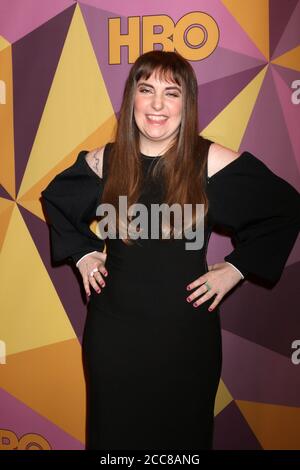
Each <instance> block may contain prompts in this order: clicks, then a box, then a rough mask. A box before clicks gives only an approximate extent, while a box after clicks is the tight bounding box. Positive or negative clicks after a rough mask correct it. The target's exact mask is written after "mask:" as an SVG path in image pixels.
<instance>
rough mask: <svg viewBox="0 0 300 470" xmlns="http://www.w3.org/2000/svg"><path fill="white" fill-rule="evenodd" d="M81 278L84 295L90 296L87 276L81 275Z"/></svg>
mask: <svg viewBox="0 0 300 470" xmlns="http://www.w3.org/2000/svg"><path fill="white" fill-rule="evenodd" d="M82 279H83V286H84V290H85V293H86V295H88V296H90V295H91V290H90V283H89V279H88V276H87V275H85V276H82Z"/></svg>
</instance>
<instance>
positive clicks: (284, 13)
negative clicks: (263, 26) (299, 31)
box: [269, 0, 298, 59]
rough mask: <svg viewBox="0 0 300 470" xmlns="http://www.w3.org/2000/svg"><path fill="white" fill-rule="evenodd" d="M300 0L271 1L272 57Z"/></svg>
mask: <svg viewBox="0 0 300 470" xmlns="http://www.w3.org/2000/svg"><path fill="white" fill-rule="evenodd" d="M297 3H298V0H289V1H288V2H284V7H283V4H282V0H272V1H271V2H270V3H269V24H270V33H269V34H270V57H271V59H272V58H273V52H274V50H275V48H276V47H277V45H278V43H279V40H280V38H281V36H282V34H283V32H284V30H285V28H286V25H287V24H288V22H289V19H290V17H291V15H292V14H293V11H294V9H295V8H296V5H297Z"/></svg>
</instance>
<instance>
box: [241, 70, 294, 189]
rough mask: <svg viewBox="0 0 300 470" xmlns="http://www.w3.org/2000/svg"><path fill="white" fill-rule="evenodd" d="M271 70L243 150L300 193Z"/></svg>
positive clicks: (291, 149) (291, 150)
mask: <svg viewBox="0 0 300 470" xmlns="http://www.w3.org/2000/svg"><path fill="white" fill-rule="evenodd" d="M270 67H271V66H270ZM270 67H269V69H268V71H267V73H266V76H265V79H264V81H263V84H262V87H261V89H260V93H259V95H258V97H257V100H256V104H255V107H254V109H253V112H252V115H251V118H250V120H249V123H248V126H247V129H246V132H245V135H244V138H243V141H242V143H241V146H240V150H248V151H249V152H251V153H253V154H254V155H255V156H256V157H257V158H260V159H261V160H263V161H264V163H265V164H266V165H267V166H268V167H269V168H270V169H271V170H272V171H273V172H274V173H276V174H277V175H278V176H281V177H282V178H284V179H285V180H287V181H288V182H289V183H290V184H291V185H292V186H294V187H295V188H296V189H297V190H298V191H299V190H300V175H299V171H298V167H297V164H296V162H295V160H294V152H293V148H292V146H291V143H290V138H289V134H288V131H287V128H286V123H285V119H284V115H283V112H282V109H281V103H280V101H279V98H278V96H277V89H276V86H275V84H274V80H273V76H272V72H271V70H270Z"/></svg>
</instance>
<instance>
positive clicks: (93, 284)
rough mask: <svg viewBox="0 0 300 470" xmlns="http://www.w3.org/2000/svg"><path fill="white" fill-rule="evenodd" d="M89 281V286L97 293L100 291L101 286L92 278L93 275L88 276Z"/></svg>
mask: <svg viewBox="0 0 300 470" xmlns="http://www.w3.org/2000/svg"><path fill="white" fill-rule="evenodd" d="M89 283H90V284H91V286H92V287H93V288H94V289H95V291H96V292H97V293H98V294H99V293H100V292H101V288H100V287H99V285H98V284H97V282H96V281H95V279H94V276H89Z"/></svg>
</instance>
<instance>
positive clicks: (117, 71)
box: [80, 4, 132, 112]
mask: <svg viewBox="0 0 300 470" xmlns="http://www.w3.org/2000/svg"><path fill="white" fill-rule="evenodd" d="M80 8H81V11H82V14H83V17H84V20H85V22H86V25H87V29H88V31H89V34H90V38H91V41H92V44H93V48H94V52H95V55H96V57H97V60H98V64H99V67H100V70H101V73H102V76H103V80H104V82H105V85H106V88H107V91H108V94H109V97H110V100H111V104H112V106H113V109H114V111H115V112H117V111H119V109H120V107H121V102H122V97H123V89H124V84H125V80H126V78H127V75H128V73H129V70H130V68H131V66H132V64H128V56H127V48H125V47H121V64H120V65H116V64H111V65H110V64H109V55H108V46H107V45H108V18H111V17H113V18H114V17H115V16H116V14H115V13H111V12H109V11H104V10H101V9H99V8H95V7H91V6H88V5H83V4H81V6H80ZM118 16H120V17H121V15H118ZM126 24H127V18H125V17H121V32H123V29H124V25H125V26H126ZM122 28H123V29H122ZM125 32H126V31H125Z"/></svg>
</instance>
